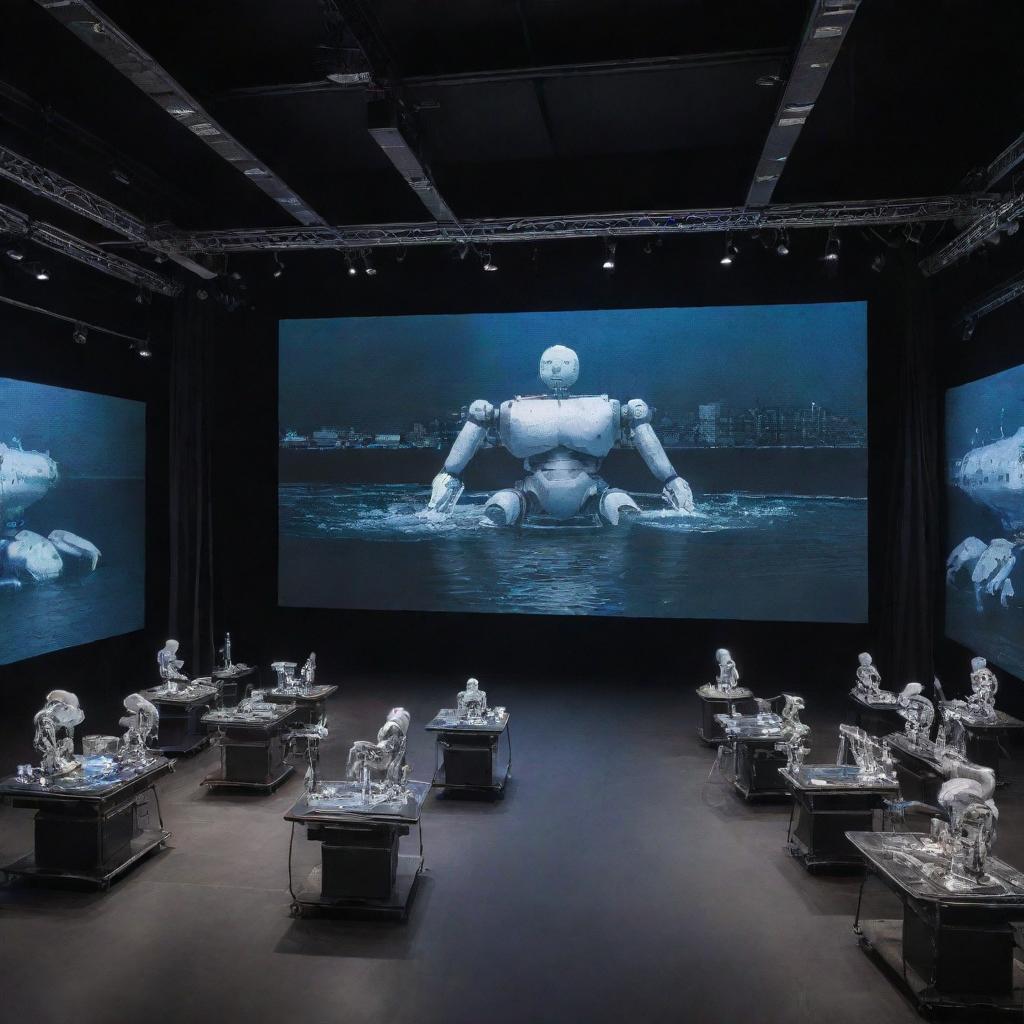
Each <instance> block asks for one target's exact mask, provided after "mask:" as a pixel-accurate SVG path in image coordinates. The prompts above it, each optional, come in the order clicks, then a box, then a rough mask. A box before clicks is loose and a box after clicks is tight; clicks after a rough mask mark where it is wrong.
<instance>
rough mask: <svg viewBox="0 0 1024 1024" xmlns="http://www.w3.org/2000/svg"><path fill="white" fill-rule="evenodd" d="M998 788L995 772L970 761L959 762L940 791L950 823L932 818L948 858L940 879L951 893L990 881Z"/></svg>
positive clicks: (935, 834) (933, 831)
mask: <svg viewBox="0 0 1024 1024" xmlns="http://www.w3.org/2000/svg"><path fill="white" fill-rule="evenodd" d="M995 791H996V777H995V772H993V771H992V769H991V768H984V767H981V766H980V765H971V764H968V765H960V766H959V767H958V768H957V771H956V776H955V777H954V778H951V779H949V780H948V781H946V782H944V783H943V784H942V788H941V789H940V790H939V807H941V808H942V810H943V811H944V812H945V815H946V818H947V822H948V824H947V823H943V822H941V821H938V820H933V822H932V837H933V840H934V841H935V842H937V843H938V845H939V846H940V847H941V848H942V850H943V852H944V853H945V854H946V855H947V856H948V857H949V866H948V869H947V870H946V872H945V874H944V875H943V877H942V878H941V882H942V884H943V885H944V886H945V887H946V888H947V889H949V890H950V891H952V892H970V891H971V890H972V889H974V888H975V887H976V886H978V885H983V884H985V883H986V882H987V881H988V876H987V874H986V871H985V864H986V861H987V860H988V856H989V854H990V853H991V850H992V845H993V844H994V843H995V839H996V822H997V821H998V820H999V811H998V809H997V808H996V805H995V802H994V801H993V799H992V796H993V795H994V793H995Z"/></svg>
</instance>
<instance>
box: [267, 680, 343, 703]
mask: <svg viewBox="0 0 1024 1024" xmlns="http://www.w3.org/2000/svg"><path fill="white" fill-rule="evenodd" d="M337 692H338V687H337V686H332V685H331V684H330V683H316V684H315V685H313V686H310V687H301V688H300V687H297V686H288V687H285V688H283V689H279V688H278V687H276V686H275V687H274V688H273V689H272V690H264V691H263V694H264V696H265V697H269V698H271V699H273V700H289V701H295V702H296V703H299V704H301V703H308V702H309V701H316V700H325V699H326V698H327V697H330V696H332V695H333V694H335V693H337Z"/></svg>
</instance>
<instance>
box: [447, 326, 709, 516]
mask: <svg viewBox="0 0 1024 1024" xmlns="http://www.w3.org/2000/svg"><path fill="white" fill-rule="evenodd" d="M579 372H580V363H579V358H578V357H577V355H576V353H575V352H574V351H573V350H572V349H571V348H566V347H565V346H564V345H553V346H552V347H551V348H548V349H545V351H544V353H543V354H542V355H541V357H540V376H541V379H542V380H543V381H544V383H545V384H546V385H547V387H548V388H549V389H550V391H551V394H550V395H529V396H525V397H524V396H517V397H516V398H513V399H511V400H509V401H505V402H502V403H501V405H500V407H498V408H495V407H494V406H493V405H491V403H490V402H487V401H483V400H477V401H475V402H473V404H472V405H471V406H470V407H469V415H468V417H467V419H466V423H465V425H464V426H463V427H462V430H461V432H460V433H459V436H458V437H457V438H456V439H455V443H454V444H453V445H452V450H451V452H450V453H449V454H448V458H447V459H446V460H445V463H444V468H443V469H442V471H441V472H440V473H438V475H437V476H436V477H434V480H433V483H432V485H431V489H430V501H429V503H428V505H427V511H429V512H437V513H442V514H444V513H449V512H451V511H452V509H453V508H454V507H455V504H456V502H457V501H458V500H459V498H460V497H461V496H462V492H463V490H464V487H463V483H462V480H461V478H460V477H461V474H462V472H463V471H464V470H465V469H466V467H467V466H468V465H469V462H470V460H471V459H472V458H473V456H474V455H476V453H477V452H478V451H479V450H480V448H481V446H482V445H483V443H484V441H485V440H486V439H487V434H488V431H489V430H491V429H494V430H495V431H496V433H497V437H498V441H499V443H500V444H501V445H502V446H503V447H504V448H506V449H507V450H508V451H509V452H510V453H511V454H512V455H514V456H515V457H516V458H517V459H523V460H524V461H523V467H524V468H525V470H526V476H525V477H524V478H523V479H522V480H520V481H519V482H518V483H517V484H516V485H515V487H510V488H506V489H504V490H500V491H498V492H497V493H495V494H493V495H491V497H490V498H489V499H488V501H487V504H486V505H485V506H484V515H485V516H486V517H487V519H489V520H490V521H491V522H492V523H494V524H495V525H496V526H515V525H518V524H519V523H522V522H523V521H524V520H526V519H528V518H529V517H530V516H533V515H546V516H549V517H551V518H553V519H555V520H558V521H564V520H567V519H571V518H572V517H574V516H577V515H581V514H582V515H590V514H595V513H596V515H597V516H598V518H599V520H600V521H601V522H602V523H606V524H608V525H611V526H617V525H618V524H619V523H620V522H624V521H625V520H626V519H627V518H628V517H629V516H631V515H636V514H637V513H638V512H639V511H640V508H639V506H638V505H637V504H636V502H635V501H634V500H633V499H632V497H630V495H629V494H627V493H626V492H625V491H623V490H620V489H619V488H617V487H611V486H609V485H608V483H607V482H606V481H605V480H603V479H602V478H601V476H600V472H599V471H600V468H601V462H602V460H603V459H604V458H605V456H607V454H608V452H609V451H611V449H612V448H614V447H615V446H616V445H621V444H622V443H623V442H624V441H631V442H632V443H633V445H634V446H635V447H636V449H637V451H638V452H639V453H640V456H641V458H643V460H644V462H645V463H646V464H647V468H648V469H650V471H651V472H652V473H653V474H654V476H655V477H656V479H657V480H658V481H659V482H660V483H661V484H662V491H661V494H662V498H663V499H664V500H665V502H666V503H667V504H668V505H669V506H670V507H671V508H674V509H676V510H678V511H680V512H686V513H690V512H693V494H692V493H691V491H690V486H689V484H687V482H686V481H685V480H683V479H682V477H680V476H679V474H678V473H677V472H676V471H675V469H674V467H673V466H672V463H671V462H670V461H669V458H668V456H667V455H666V454H665V449H664V448H663V447H662V445H661V442H660V441H659V440H658V437H657V435H656V434H655V433H654V428H653V427H652V426H651V422H650V421H651V410H650V408H649V406H648V405H647V403H646V402H644V401H642V400H641V399H639V398H635V399H633V400H632V401H629V402H627V403H626V404H625V405H622V404H621V403H620V402H618V401H617V400H616V399H614V398H609V397H608V396H607V395H570V394H569V389H570V388H571V387H572V386H573V384H575V383H576V379H577V378H578V377H579Z"/></svg>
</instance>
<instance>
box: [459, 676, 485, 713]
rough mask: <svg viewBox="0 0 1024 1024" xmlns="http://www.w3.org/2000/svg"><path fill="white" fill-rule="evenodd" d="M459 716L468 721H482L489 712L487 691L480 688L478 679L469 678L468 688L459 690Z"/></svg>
mask: <svg viewBox="0 0 1024 1024" xmlns="http://www.w3.org/2000/svg"><path fill="white" fill-rule="evenodd" d="M456 700H457V702H458V712H459V718H461V719H462V720H463V721H466V722H482V721H483V719H484V715H485V713H486V712H487V693H486V691H484V690H481V689H480V681H479V680H478V679H467V680H466V688H465V689H464V690H462V691H460V692H459V695H458V697H457V698H456Z"/></svg>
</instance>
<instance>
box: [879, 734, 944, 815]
mask: <svg viewBox="0 0 1024 1024" xmlns="http://www.w3.org/2000/svg"><path fill="white" fill-rule="evenodd" d="M885 741H886V742H887V743H888V744H889V754H890V756H891V757H892V760H893V764H894V766H895V769H896V779H897V781H898V782H899V784H900V795H901V797H902V798H903V799H904V800H920V801H921V803H925V804H931V806H932V807H935V806H937V805H938V802H939V789H940V788H941V786H942V784H943V783H944V782H945V781H946V778H947V774H946V769H945V768H944V767H943V765H942V761H941V760H940V758H939V753H938V751H937V750H936V748H935V744H934V743H933V742H932V741H931V740H925V741H924V742H922V743H918V744H916V745H914V744H912V743H911V742H910V741H909V740H908V739H907V734H906V733H903V732H892V733H889V735H888V736H886V737H885ZM950 756H952V755H950Z"/></svg>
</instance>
